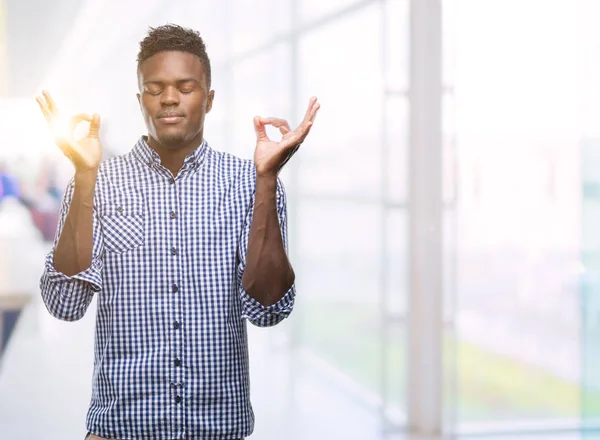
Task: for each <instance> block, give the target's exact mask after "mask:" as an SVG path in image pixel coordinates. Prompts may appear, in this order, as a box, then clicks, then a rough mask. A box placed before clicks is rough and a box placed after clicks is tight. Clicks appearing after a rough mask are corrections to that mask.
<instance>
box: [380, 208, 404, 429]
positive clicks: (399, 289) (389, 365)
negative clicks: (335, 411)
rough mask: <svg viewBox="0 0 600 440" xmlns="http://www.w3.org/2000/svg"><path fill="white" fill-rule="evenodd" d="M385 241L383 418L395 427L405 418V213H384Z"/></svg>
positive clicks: (398, 210) (399, 211) (395, 211)
mask: <svg viewBox="0 0 600 440" xmlns="http://www.w3.org/2000/svg"><path fill="white" fill-rule="evenodd" d="M386 217H387V225H386V228H387V230H386V236H385V237H384V241H385V243H386V245H385V259H384V264H386V267H385V268H386V273H387V282H386V285H385V289H386V291H385V292H384V295H385V296H384V302H383V304H382V308H383V311H384V313H385V315H386V316H387V317H388V319H387V321H383V322H382V326H383V329H384V330H383V331H384V334H383V341H382V342H383V344H382V349H383V354H384V357H383V358H384V362H385V364H384V382H383V388H382V392H383V393H384V395H385V396H386V400H387V403H388V405H387V407H386V415H387V419H388V421H389V422H390V423H393V424H394V425H395V426H398V425H403V424H404V423H405V419H406V415H405V408H406V392H407V388H406V379H407V372H406V368H407V361H406V343H407V340H406V336H407V333H406V331H407V330H406V324H407V322H406V315H407V313H408V309H407V307H408V304H407V298H408V289H409V285H408V282H409V280H408V235H407V234H408V223H407V222H408V218H407V213H406V211H405V210H400V209H394V210H390V211H388V213H387V216H386Z"/></svg>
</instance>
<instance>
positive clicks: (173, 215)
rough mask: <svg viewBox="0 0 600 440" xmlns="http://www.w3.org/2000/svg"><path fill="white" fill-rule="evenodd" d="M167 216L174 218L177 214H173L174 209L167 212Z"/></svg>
mask: <svg viewBox="0 0 600 440" xmlns="http://www.w3.org/2000/svg"><path fill="white" fill-rule="evenodd" d="M169 217H171V218H175V217H177V214H175V211H171V213H170V214H169Z"/></svg>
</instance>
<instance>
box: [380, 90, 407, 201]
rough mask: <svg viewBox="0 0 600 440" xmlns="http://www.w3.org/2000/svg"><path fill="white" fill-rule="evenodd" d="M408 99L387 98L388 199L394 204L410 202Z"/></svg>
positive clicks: (398, 97) (400, 97)
mask: <svg viewBox="0 0 600 440" xmlns="http://www.w3.org/2000/svg"><path fill="white" fill-rule="evenodd" d="M408 105H409V103H408V99H407V98H406V97H405V96H391V97H389V98H387V103H386V106H385V118H386V140H387V145H386V151H387V154H386V159H385V160H384V162H386V164H385V166H387V197H388V199H389V200H390V201H391V202H393V203H405V202H406V201H407V200H408V116H409V107H408Z"/></svg>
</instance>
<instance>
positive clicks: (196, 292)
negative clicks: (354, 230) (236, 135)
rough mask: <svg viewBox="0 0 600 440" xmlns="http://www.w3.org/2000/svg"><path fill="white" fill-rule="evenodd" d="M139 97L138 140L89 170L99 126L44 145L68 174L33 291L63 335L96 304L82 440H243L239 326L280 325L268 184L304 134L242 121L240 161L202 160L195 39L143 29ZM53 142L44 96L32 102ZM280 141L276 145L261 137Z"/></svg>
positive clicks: (266, 121)
mask: <svg viewBox="0 0 600 440" xmlns="http://www.w3.org/2000/svg"><path fill="white" fill-rule="evenodd" d="M137 61H138V71H137V75H138V83H139V93H138V95H137V98H138V101H139V104H140V109H141V112H142V115H143V117H144V120H145V123H146V127H147V129H148V135H147V136H142V137H141V138H140V140H139V141H138V142H137V144H136V145H135V146H134V147H133V149H132V150H131V151H130V152H129V153H128V154H125V155H123V156H117V157H113V158H111V159H109V160H107V161H105V162H102V163H101V158H102V154H103V152H102V147H101V142H100V139H99V134H98V132H99V129H100V117H99V116H98V115H92V116H90V115H84V114H81V115H77V116H74V117H73V118H72V119H71V123H72V127H74V126H75V125H77V124H78V123H80V122H82V121H87V122H89V133H88V135H87V136H86V137H85V138H83V139H81V140H79V141H75V140H74V139H73V137H72V136H69V135H62V136H61V135H57V136H56V137H55V139H56V144H57V145H58V147H60V149H61V150H62V151H63V153H64V154H65V155H66V156H67V157H68V158H69V159H70V160H71V161H72V162H73V164H74V165H75V176H74V178H73V179H72V181H71V182H70V184H69V185H68V187H67V190H66V192H65V196H64V201H63V205H62V209H61V213H60V220H59V225H58V230H57V232H56V238H55V241H54V247H53V249H52V251H51V252H50V253H49V254H48V256H47V259H46V264H45V271H44V274H43V275H42V278H41V281H40V286H41V293H42V297H43V300H44V302H45V304H46V307H47V308H48V310H49V312H50V313H51V314H52V315H53V316H55V317H57V318H59V319H62V320H66V321H74V320H78V319H80V318H81V317H82V316H83V315H84V314H85V313H86V310H87V308H88V306H89V304H90V301H91V300H92V297H93V295H94V294H97V295H99V297H98V313H97V319H96V344H95V346H96V352H95V359H94V375H93V384H92V398H91V404H90V407H89V411H88V416H87V420H86V427H87V430H88V435H87V437H86V438H89V439H104V438H107V439H134V438H135V439H156V440H170V439H189V440H200V439H232V440H233V439H241V438H243V437H245V436H248V435H250V434H251V433H252V432H253V428H254V414H253V410H252V406H251V403H250V395H249V393H250V388H249V371H248V344H247V333H246V332H247V330H246V320H249V321H250V322H251V323H252V324H254V325H257V326H261V327H267V326H273V325H276V324H278V323H279V322H281V321H282V320H283V319H284V318H286V317H287V316H289V314H290V313H291V312H292V309H293V305H294V299H295V294H296V293H295V284H294V280H295V275H294V271H293V269H292V266H291V264H290V262H289V261H288V257H287V208H286V193H285V190H284V188H283V185H282V183H281V180H280V179H279V177H278V174H279V171H280V170H281V168H282V167H283V165H284V164H285V163H286V162H287V161H288V160H289V159H290V157H291V156H292V155H293V154H294V153H295V152H296V151H297V149H298V148H299V146H300V144H301V143H302V142H303V140H304V139H305V137H306V136H307V135H308V133H309V130H310V128H311V126H312V124H313V120H314V117H315V115H316V113H317V110H318V108H319V104H318V103H317V100H316V98H312V99H311V100H310V103H309V106H308V109H307V111H306V114H305V117H304V120H303V121H302V123H301V124H300V125H299V126H298V127H297V128H296V129H295V130H291V128H290V126H289V124H288V123H287V122H286V121H285V120H283V119H278V118H263V117H259V116H256V117H255V118H254V127H255V131H256V136H257V138H256V148H255V152H254V159H253V160H243V159H240V158H237V157H235V156H232V155H230V154H226V153H222V152H218V151H216V150H213V149H212V148H211V146H210V145H209V144H208V143H207V142H206V140H205V138H204V133H203V131H204V118H205V115H206V114H207V113H208V112H210V110H211V108H212V105H213V100H214V96H215V92H214V91H213V90H211V88H210V87H211V69H210V61H209V58H208V56H207V53H206V48H205V44H204V41H203V40H202V38H201V37H200V35H199V34H198V32H196V31H193V30H190V29H186V28H182V27H179V26H176V25H167V26H161V27H158V28H154V29H152V28H151V29H150V32H149V33H148V35H147V36H146V37H145V39H144V40H143V41H142V42H141V43H140V51H139V54H138V60H137ZM37 100H38V103H39V105H40V107H41V110H42V112H43V113H44V115H45V117H46V119H47V120H48V122H49V124H50V126H51V128H52V127H54V126H55V124H56V122H57V121H59V120H60V118H61V117H60V115H59V113H58V110H57V107H56V105H55V103H54V101H53V100H52V98H51V97H50V95H49V94H48V93H47V92H43V97H38V98H37ZM267 125H272V126H275V127H277V128H278V129H279V130H280V132H281V134H282V139H281V140H280V141H274V140H271V139H270V138H269V137H268V136H267V134H266V126H267Z"/></svg>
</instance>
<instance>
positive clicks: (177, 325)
mask: <svg viewBox="0 0 600 440" xmlns="http://www.w3.org/2000/svg"><path fill="white" fill-rule="evenodd" d="M179 327H180V325H179V322H178V321H175V322H174V323H173V328H174V329H175V330H177V329H178V328H179Z"/></svg>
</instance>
